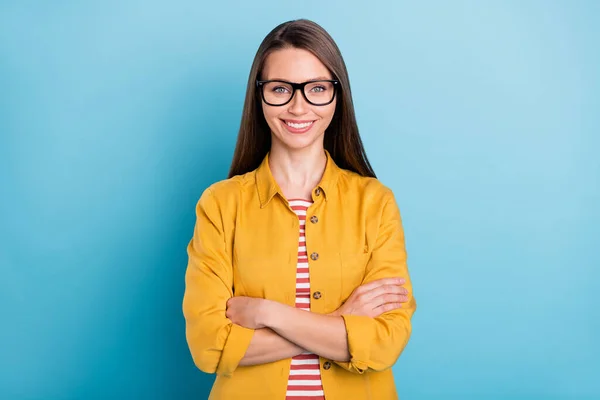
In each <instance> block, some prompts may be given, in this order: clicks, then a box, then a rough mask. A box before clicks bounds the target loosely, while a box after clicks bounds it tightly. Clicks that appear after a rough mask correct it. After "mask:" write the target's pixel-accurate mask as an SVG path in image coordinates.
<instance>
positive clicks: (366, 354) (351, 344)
mask: <svg viewBox="0 0 600 400" xmlns="http://www.w3.org/2000/svg"><path fill="white" fill-rule="evenodd" d="M342 318H343V319H344V324H345V325H346V332H347V337H348V351H349V353H350V362H345V363H344V362H338V363H337V364H338V365H340V366H341V367H343V368H345V369H347V370H348V371H353V372H357V373H359V374H362V373H364V372H365V371H366V370H367V369H368V368H369V367H368V364H367V362H368V360H369V358H370V357H371V346H372V344H373V340H374V339H375V338H374V329H375V327H374V324H375V321H374V320H373V318H370V317H367V316H362V315H342Z"/></svg>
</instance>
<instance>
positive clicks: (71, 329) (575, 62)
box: [0, 0, 600, 400]
mask: <svg viewBox="0 0 600 400" xmlns="http://www.w3.org/2000/svg"><path fill="white" fill-rule="evenodd" d="M360 3H361V2H357V3H356V5H350V4H349V3H348V2H347V1H344V2H322V1H312V2H284V1H262V2H259V3H256V2H253V3H251V2H239V3H231V2H227V1H220V2H210V3H205V2H199V1H191V0H186V1H171V2H166V1H162V2H161V1H155V0H151V1H133V0H120V1H115V0H110V1H102V2H100V1H97V2H89V1H88V2H83V1H78V2H76V1H53V2H34V1H1V2H0V183H1V185H0V199H1V200H0V201H1V202H0V221H1V222H0V267H1V270H0V273H1V274H0V326H1V328H0V398H2V399H101V398H102V399H104V398H113V399H133V398H135V399H138V398H139V399H142V398H144V399H192V398H194V399H203V398H206V396H207V394H208V391H209V388H210V385H211V383H212V379H213V378H212V376H209V375H204V374H203V373H201V372H200V371H199V370H197V369H196V368H195V366H194V364H193V362H192V359H191V356H190V355H189V353H188V349H187V345H186V342H185V336H184V320H183V315H182V312H181V300H182V296H183V289H184V281H183V276H184V272H185V267H186V261H187V255H186V251H185V249H186V245H187V242H188V241H189V239H190V237H191V234H192V229H193V224H194V206H195V203H196V201H197V200H198V198H199V196H200V194H201V192H202V191H203V189H204V188H205V187H207V186H208V185H209V184H210V183H212V182H214V181H217V180H220V179H224V178H225V177H226V174H227V170H228V167H229V163H230V160H231V156H232V154H233V147H234V143H235V138H236V135H237V129H238V127H239V122H240V117H241V108H242V103H243V98H244V92H245V84H246V80H247V77H248V72H249V70H250V65H251V63H252V59H253V57H254V54H255V52H256V49H257V48H258V45H259V43H260V41H261V40H262V39H263V37H264V36H265V35H266V34H267V33H268V32H269V31H270V30H271V29H272V28H273V27H274V26H276V25H277V24H279V23H280V22H283V21H286V20H289V19H294V18H300V17H306V18H310V19H313V20H315V21H316V22H318V23H320V24H322V25H323V26H324V27H325V28H326V29H327V30H328V31H329V32H330V33H331V34H332V36H333V37H334V39H335V40H336V41H337V43H338V45H339V46H340V48H341V50H342V53H343V55H344V57H345V60H346V63H347V65H348V69H349V72H350V79H351V82H352V89H353V93H354V99H355V106H356V111H357V116H358V122H359V127H360V129H361V133H362V136H363V139H364V142H365V145H366V148H367V151H368V155H369V157H370V159H371V162H372V164H373V166H374V168H375V171H376V172H377V173H378V175H379V177H380V179H381V180H382V181H383V182H384V183H385V184H387V185H388V186H390V187H391V188H392V189H393V190H394V192H395V194H396V196H397V199H398V202H399V205H400V208H401V211H402V215H403V219H404V225H405V230H406V238H407V247H408V251H409V268H410V271H411V274H412V278H413V281H414V282H413V283H414V287H415V296H416V298H417V302H418V304H419V309H418V311H417V313H416V314H415V317H414V320H413V321H414V332H413V337H412V339H411V341H410V343H409V345H408V347H407V349H406V350H405V352H404V353H403V355H402V356H401V358H400V360H399V362H398V363H397V364H396V366H395V367H394V371H395V375H396V378H397V385H398V389H399V393H400V396H401V397H402V398H403V399H409V400H410V399H442V398H443V399H505V398H506V399H508V398H510V399H550V398H552V399H559V398H560V399H583V398H589V399H592V398H594V399H598V398H600V378H599V377H600V344H599V340H598V339H599V338H600V312H599V311H598V310H599V306H600V301H599V299H598V291H597V288H598V285H599V281H600V273H599V268H600V255H599V247H600V246H599V244H600V228H599V226H600V211H599V204H600V187H599V186H600V157H599V156H598V153H599V150H600V138H599V136H600V117H599V111H600V95H599V93H600V73H599V71H600V44H599V43H600V28H599V25H598V21H599V20H600V2H597V1H573V2H569V1H560V2H559V1H516V0H515V1H454V2H446V1H437V2H436V1H425V2H409V1H401V2H399V1H394V2H392V1H390V2H387V3H377V5H375V4H374V5H369V6H365V5H360Z"/></svg>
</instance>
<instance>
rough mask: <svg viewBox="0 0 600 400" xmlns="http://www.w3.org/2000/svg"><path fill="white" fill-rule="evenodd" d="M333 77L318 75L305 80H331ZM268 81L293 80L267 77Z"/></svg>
mask: <svg viewBox="0 0 600 400" xmlns="http://www.w3.org/2000/svg"><path fill="white" fill-rule="evenodd" d="M331 79H332V78H328V77H326V76H317V77H316V78H311V79H308V80H306V81H304V82H311V81H329V80H331ZM265 80H267V81H285V82H291V81H290V80H289V79H283V78H271V79H265ZM292 83H300V82H292Z"/></svg>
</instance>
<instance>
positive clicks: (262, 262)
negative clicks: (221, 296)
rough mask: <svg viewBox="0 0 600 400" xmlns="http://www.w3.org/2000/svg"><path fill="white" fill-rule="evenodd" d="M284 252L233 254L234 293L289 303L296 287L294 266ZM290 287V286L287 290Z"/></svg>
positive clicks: (235, 294)
mask: <svg viewBox="0 0 600 400" xmlns="http://www.w3.org/2000/svg"><path fill="white" fill-rule="evenodd" d="M289 264H290V260H289V257H288V256H287V255H285V254H281V255H269V256H245V257H237V256H236V257H234V264H233V284H234V289H235V293H234V296H248V297H258V298H262V299H269V300H275V301H278V302H280V303H288V302H289V301H290V300H291V299H290V296H289V294H288V292H289V291H290V290H291V289H294V290H295V278H296V274H295V270H291V269H290V266H289ZM286 288H287V289H289V290H286Z"/></svg>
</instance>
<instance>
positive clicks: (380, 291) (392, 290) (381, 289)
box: [359, 285, 408, 302]
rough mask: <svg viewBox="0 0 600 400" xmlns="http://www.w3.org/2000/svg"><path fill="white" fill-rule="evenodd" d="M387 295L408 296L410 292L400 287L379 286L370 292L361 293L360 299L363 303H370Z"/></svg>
mask: <svg viewBox="0 0 600 400" xmlns="http://www.w3.org/2000/svg"><path fill="white" fill-rule="evenodd" d="M385 294H396V295H407V294H408V290H406V288H403V287H401V286H398V285H383V286H378V287H376V288H374V289H372V290H370V291H368V292H363V293H360V294H359V299H360V301H363V302H370V301H372V300H373V299H374V298H376V297H379V296H383V295H385Z"/></svg>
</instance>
